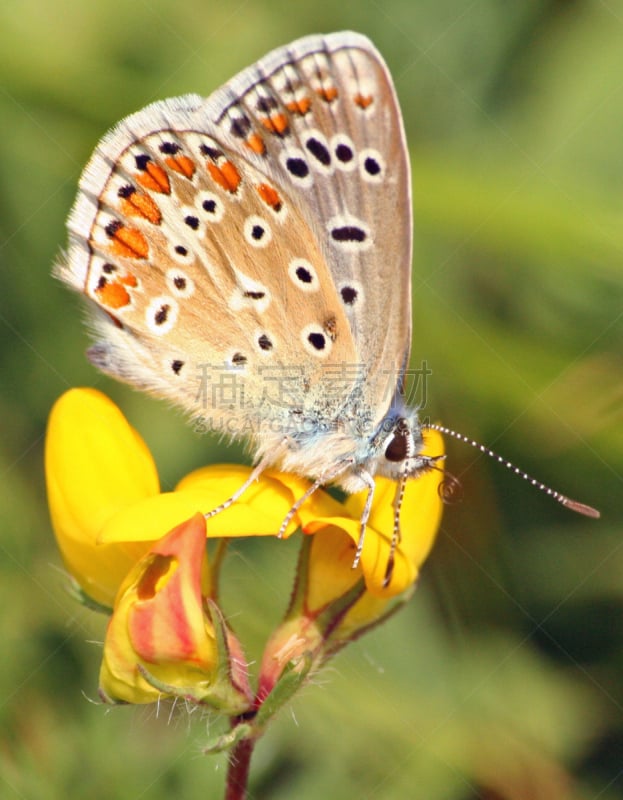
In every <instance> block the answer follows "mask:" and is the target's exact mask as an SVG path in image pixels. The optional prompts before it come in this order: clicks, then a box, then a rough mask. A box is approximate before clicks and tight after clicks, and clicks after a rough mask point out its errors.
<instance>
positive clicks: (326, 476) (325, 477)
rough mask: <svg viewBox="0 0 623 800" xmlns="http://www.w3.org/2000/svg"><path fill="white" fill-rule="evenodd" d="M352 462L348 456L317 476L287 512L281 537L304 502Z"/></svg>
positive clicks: (280, 532) (279, 535)
mask: <svg viewBox="0 0 623 800" xmlns="http://www.w3.org/2000/svg"><path fill="white" fill-rule="evenodd" d="M352 464H353V459H352V458H346V459H344V460H343V461H340V462H339V463H338V464H337V465H336V466H335V467H333V468H332V469H330V470H325V472H323V473H322V475H321V476H320V477H319V478H316V480H315V481H314V482H313V483H312V485H311V486H310V487H309V489H307V491H306V492H305V493H304V494H302V495H301V496H300V497H299V498H298V500H297V501H296V502H295V503H294V505H293V506H292V508H291V509H290V510H289V511H288V513H287V514H286V516H285V518H284V520H283V522H282V523H281V527H280V528H279V533H278V534H277V535H278V537H279V538H280V539H282V538H283V536H284V534H285V532H286V530H287V527H288V525H289V524H290V522H291V520H292V517H293V516H294V515H295V514H296V512H297V511H298V510H299V508H300V507H301V506H302V505H303V503H304V502H305V501H306V500H307V499H308V498H310V497H311V496H312V494H313V493H314V492H315V491H316V490H317V489H320V487H321V486H325V485H326V484H327V483H331V481H332V480H335V478H337V476H338V475H339V474H340V473H341V472H344V470H346V469H348V467H350V466H352Z"/></svg>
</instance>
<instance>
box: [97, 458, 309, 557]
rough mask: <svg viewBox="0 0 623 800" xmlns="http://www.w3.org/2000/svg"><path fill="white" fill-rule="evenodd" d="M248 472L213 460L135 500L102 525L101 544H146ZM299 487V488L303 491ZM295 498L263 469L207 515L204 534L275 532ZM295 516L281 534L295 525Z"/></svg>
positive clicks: (222, 495) (229, 490) (205, 508)
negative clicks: (152, 494)
mask: <svg viewBox="0 0 623 800" xmlns="http://www.w3.org/2000/svg"><path fill="white" fill-rule="evenodd" d="M250 474H251V469H250V468H249V467H243V466H239V465H236V464H216V465H213V466H209V467H202V468H201V469H198V470H196V471H195V472H192V473H190V475H187V476H186V477H185V478H183V479H182V480H181V481H180V482H179V484H178V485H177V488H176V490H175V491H174V492H165V493H163V494H160V495H158V496H157V497H150V498H147V499H145V500H141V501H139V502H137V503H134V504H133V505H132V506H129V507H127V508H124V509H122V510H121V511H119V513H117V514H114V515H113V516H112V517H111V518H110V519H109V520H108V522H107V523H106V524H105V525H104V526H103V527H102V531H101V535H100V539H99V541H101V542H132V541H133V542H139V541H141V542H151V541H154V540H155V539H158V538H159V537H160V536H163V535H164V534H165V533H166V532H167V531H168V530H170V529H171V528H172V527H173V526H175V525H177V524H179V522H180V520H183V519H187V518H188V517H189V516H191V515H192V514H195V513H197V512H199V513H201V514H206V513H207V512H209V511H211V510H212V509H214V508H216V507H217V506H219V505H220V504H221V503H223V502H224V501H226V500H228V499H229V498H230V497H231V496H232V495H233V493H234V492H235V491H236V490H237V489H239V488H240V487H241V486H242V484H243V483H244V482H245V480H246V479H247V478H248V477H249V475H250ZM303 491H304V490H303ZM293 502H294V500H293V497H292V493H291V491H290V490H289V489H288V487H287V486H286V485H285V483H284V482H283V481H280V480H277V478H276V477H270V476H269V473H264V474H263V475H262V476H261V477H260V478H259V479H258V480H257V481H255V482H254V483H253V484H252V485H251V486H249V488H248V489H247V490H246V491H245V492H244V494H243V495H242V496H241V497H240V498H239V499H238V500H236V502H235V503H233V504H232V505H231V506H230V507H229V508H227V509H225V510H224V511H220V512H219V513H218V514H215V515H214V516H213V517H210V518H209V519H208V537H209V538H220V537H224V538H227V537H234V536H236V537H238V536H276V535H277V534H278V533H279V529H280V528H281V524H282V522H283V520H284V519H285V517H286V515H287V513H288V512H289V511H290V509H291V508H292V504H293ZM298 524H299V523H298V520H297V518H296V517H294V518H293V520H292V521H291V522H290V524H289V525H288V529H287V531H286V537H287V536H289V535H290V534H292V533H293V532H294V531H295V530H296V529H297V527H298Z"/></svg>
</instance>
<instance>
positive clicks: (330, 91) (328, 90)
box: [316, 86, 338, 103]
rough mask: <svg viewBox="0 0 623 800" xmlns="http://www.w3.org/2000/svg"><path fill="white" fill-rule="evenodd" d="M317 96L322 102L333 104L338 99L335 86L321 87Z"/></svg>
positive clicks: (317, 91) (317, 90)
mask: <svg viewBox="0 0 623 800" xmlns="http://www.w3.org/2000/svg"><path fill="white" fill-rule="evenodd" d="M316 94H317V95H318V97H319V98H320V99H321V100H325V101H326V102H327V103H332V102H333V101H334V100H335V99H336V98H337V95H338V91H337V89H336V88H335V86H321V87H320V89H316Z"/></svg>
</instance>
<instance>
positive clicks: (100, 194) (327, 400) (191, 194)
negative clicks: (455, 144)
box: [57, 32, 580, 573]
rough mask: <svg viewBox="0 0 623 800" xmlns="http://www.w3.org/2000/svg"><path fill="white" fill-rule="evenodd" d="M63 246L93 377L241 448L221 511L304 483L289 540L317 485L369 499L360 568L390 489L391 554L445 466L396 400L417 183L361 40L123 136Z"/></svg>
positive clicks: (123, 130) (406, 328)
mask: <svg viewBox="0 0 623 800" xmlns="http://www.w3.org/2000/svg"><path fill="white" fill-rule="evenodd" d="M68 230H69V247H68V253H67V256H66V258H65V259H64V261H63V262H62V263H61V264H60V265H59V266H58V267H57V275H58V276H59V277H60V278H61V279H62V280H63V281H64V282H65V283H67V284H68V285H69V286H70V287H72V288H73V289H75V290H77V291H78V292H81V293H83V294H84V295H86V297H87V298H88V299H89V300H90V301H91V302H90V307H91V312H92V316H91V324H92V327H93V330H94V334H95V344H94V345H93V346H92V347H91V349H90V350H89V352H88V355H89V358H90V360H91V361H92V362H93V363H94V364H95V365H96V366H97V367H99V368H100V369H101V370H103V371H104V372H105V373H108V374H109V375H112V376H113V377H115V378H118V379H120V380H122V381H126V382H128V383H130V384H132V385H133V386H135V387H138V388H140V389H143V390H146V391H148V392H151V393H153V394H155V395H158V396H161V397H164V398H167V399H169V400H171V401H173V403H175V404H176V405H178V406H180V407H181V408H182V409H184V410H185V411H186V412H187V413H188V414H189V415H190V416H191V417H192V418H193V419H194V420H195V422H196V423H199V424H201V425H203V426H205V427H207V428H211V429H214V430H217V431H222V432H225V433H227V434H229V435H231V436H232V437H246V438H247V439H248V440H249V441H250V442H251V446H252V448H253V451H254V454H255V459H256V467H255V469H254V471H253V472H252V475H251V477H250V478H249V481H247V482H246V483H245V484H244V485H243V486H241V488H240V490H239V491H238V492H236V494H235V495H234V496H233V497H232V498H231V499H230V501H228V502H227V503H226V504H224V506H222V507H219V509H215V510H214V512H216V511H219V510H221V509H222V508H224V507H225V506H226V505H228V504H229V503H230V502H233V501H234V500H235V499H237V498H238V497H239V496H240V494H242V492H243V491H244V490H245V488H246V487H247V486H248V485H249V484H250V483H251V482H252V481H253V480H255V478H256V477H257V476H258V475H259V474H260V473H261V472H262V471H263V470H264V469H266V468H267V467H269V466H273V467H277V468H280V469H282V470H284V471H288V472H293V473H296V474H300V475H304V476H308V477H311V478H312V479H313V483H312V484H311V486H310V489H309V491H308V492H306V493H305V495H304V496H303V497H301V498H300V499H299V500H297V502H296V504H295V506H294V507H293V509H292V510H291V512H290V515H289V516H288V518H287V519H286V520H285V521H284V527H283V528H282V530H284V529H285V525H287V522H288V521H289V519H290V518H291V516H292V515H293V514H294V512H295V511H296V509H297V508H298V507H299V506H300V505H301V503H302V502H304V500H305V499H306V498H307V497H308V496H309V495H310V494H311V493H312V492H313V491H315V490H316V489H317V488H318V487H319V486H322V485H325V484H331V483H334V484H337V485H339V486H341V487H342V488H343V489H344V490H345V491H346V492H349V493H352V492H358V491H364V490H365V491H367V501H366V504H365V508H364V511H363V514H362V519H361V531H362V533H361V536H360V540H359V545H358V548H357V553H356V556H355V561H354V564H355V565H356V564H357V563H358V561H359V557H360V554H361V550H362V546H363V532H364V530H365V524H366V521H367V518H368V515H369V513H370V508H371V504H372V498H373V494H374V486H375V484H374V477H375V476H376V475H384V476H387V477H390V478H392V479H394V480H396V500H395V520H394V532H393V542H392V552H393V549H394V548H395V546H396V542H397V541H398V538H399V535H400V500H401V497H402V494H403V492H404V487H405V484H406V481H407V480H409V479H411V478H414V477H417V475H418V474H420V473H421V472H422V471H424V470H428V469H433V468H435V465H436V462H437V460H438V459H437V458H435V457H433V456H425V455H423V454H422V452H421V451H422V447H423V433H424V431H423V427H422V424H421V422H420V420H419V417H418V411H417V409H415V408H410V407H408V406H407V404H406V402H405V399H404V378H405V372H406V369H407V365H408V362H409V351H410V343H411V257H412V211H411V179H410V167H409V159H408V154H407V147H406V141H405V134H404V128H403V122H402V117H401V112H400V108H399V105H398V101H397V98H396V92H395V89H394V86H393V82H392V79H391V76H390V74H389V71H388V69H387V66H386V65H385V62H384V61H383V59H382V57H381V55H380V54H379V53H378V51H377V50H376V49H375V47H374V46H373V45H372V43H371V42H370V41H369V40H368V39H367V38H366V37H364V36H362V35H360V34H357V33H352V32H341V33H333V34H329V35H326V36H308V37H305V38H303V39H299V40H297V41H295V42H293V43H291V44H289V45H288V46H286V47H282V48H280V49H277V50H275V51H273V52H272V53H270V54H269V55H267V56H266V57H265V58H263V59H261V60H260V61H258V62H257V63H256V64H254V65H253V66H251V67H249V68H248V69H246V70H244V71H243V72H241V73H240V74H239V75H237V76H236V77H234V78H232V79H231V80H230V81H229V82H228V83H227V84H225V85H224V86H223V87H222V88H220V89H218V90H217V91H215V92H214V93H213V94H212V95H211V96H209V97H208V98H203V97H200V96H198V95H186V96H183V97H179V98H175V99H169V100H163V101H160V102H156V103H153V104H152V105H149V106H147V107H146V108H144V109H143V110H141V111H139V112H138V113H136V114H133V115H131V116H129V117H128V118H126V119H124V120H123V121H121V122H120V123H119V124H118V125H117V126H116V127H115V128H113V129H112V130H111V131H110V132H109V133H108V134H107V135H106V136H105V137H104V138H103V139H102V141H101V142H100V143H99V145H98V146H97V149H96V150H95V153H94V154H93V156H92V158H91V160H90V161H89V163H88V165H87V167H86V169H85V170H84V173H83V175H82V177H81V180H80V188H79V194H78V197H77V200H76V202H75V205H74V208H73V210H72V212H71V215H70V217H69V221H68ZM432 427H437V429H438V430H441V431H442V432H444V433H449V434H450V435H454V436H457V438H463V439H465V437H462V436H461V435H460V434H455V433H454V432H453V431H450V430H448V429H446V428H442V427H441V426H432ZM477 446H478V445H477ZM481 449H484V450H485V451H486V450H487V449H486V448H481ZM545 488H546V487H545ZM546 491H549V493H550V494H553V495H554V496H555V498H556V499H559V500H560V502H563V503H564V504H566V505H570V504H573V503H574V501H569V500H568V498H565V497H564V496H562V495H558V493H556V492H552V491H551V490H547V488H546ZM576 505H579V504H576ZM576 510H580V509H578V508H576ZM390 558H391V557H390ZM390 570H391V566H389V565H388V573H389V572H390Z"/></svg>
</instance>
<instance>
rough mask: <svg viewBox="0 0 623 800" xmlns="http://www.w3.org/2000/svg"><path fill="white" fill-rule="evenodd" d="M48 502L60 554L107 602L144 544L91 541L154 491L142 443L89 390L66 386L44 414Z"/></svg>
mask: <svg viewBox="0 0 623 800" xmlns="http://www.w3.org/2000/svg"><path fill="white" fill-rule="evenodd" d="M45 472H46V483H47V491H48V503H49V507H50V516H51V519H52V525H53V528H54V533H55V535H56V538H57V541H58V545H59V548H60V550H61V553H62V555H63V560H64V562H65V564H66V566H67V568H68V570H69V571H70V572H71V573H72V575H73V576H74V577H75V578H76V579H77V580H78V582H79V583H80V585H81V586H82V588H83V589H84V591H85V592H86V593H87V594H88V595H89V596H90V597H92V598H93V599H95V600H97V601H98V602H100V603H103V604H105V605H111V604H112V600H113V598H114V596H115V593H116V591H117V589H118V587H119V584H120V582H121V580H122V579H123V577H124V576H125V574H126V573H127V571H128V569H129V568H130V567H131V566H132V564H134V563H135V561H136V560H137V558H138V557H140V555H141V554H142V553H143V552H144V550H145V548H144V546H138V547H137V546H136V545H126V546H123V547H120V546H118V545H114V546H105V547H102V546H98V545H97V544H96V543H97V538H98V535H99V533H100V530H101V528H102V526H103V525H104V523H105V522H106V520H107V519H108V518H109V517H111V516H112V515H113V514H115V513H116V512H117V511H119V509H121V508H124V507H125V506H128V505H130V504H132V503H135V502H136V501H138V500H141V499H143V498H144V497H147V496H150V495H155V494H157V493H158V491H159V481H158V474H157V472H156V467H155V464H154V461H153V459H152V457H151V454H150V452H149V450H148V449H147V446H146V445H145V443H144V442H143V440H142V439H141V437H140V436H139V435H138V433H137V432H136V431H135V430H134V429H133V428H132V427H131V426H130V425H129V423H128V422H127V421H126V419H125V418H124V416H123V415H122V413H121V412H120V410H119V409H118V408H117V406H116V405H115V404H114V403H113V402H112V401H111V400H109V399H108V398H107V397H106V396H105V395H103V394H102V393H101V392H98V391H96V390H94V389H71V390H70V391H68V392H66V393H65V394H64V395H62V396H61V397H60V398H59V399H58V400H57V402H56V403H55V405H54V407H53V408H52V411H51V413H50V418H49V421H48V429H47V434H46V446H45Z"/></svg>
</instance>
